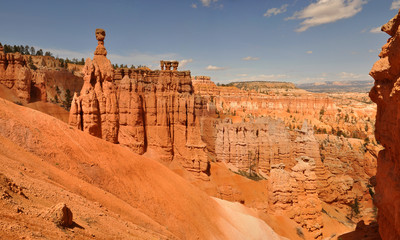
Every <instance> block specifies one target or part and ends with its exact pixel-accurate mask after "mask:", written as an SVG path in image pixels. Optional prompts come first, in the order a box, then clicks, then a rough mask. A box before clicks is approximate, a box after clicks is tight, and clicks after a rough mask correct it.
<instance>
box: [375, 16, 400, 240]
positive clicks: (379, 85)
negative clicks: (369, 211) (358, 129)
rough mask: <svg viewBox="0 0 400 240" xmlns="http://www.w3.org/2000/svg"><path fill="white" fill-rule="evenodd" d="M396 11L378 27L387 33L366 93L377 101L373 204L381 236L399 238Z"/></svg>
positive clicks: (399, 45)
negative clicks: (379, 146) (376, 210)
mask: <svg viewBox="0 0 400 240" xmlns="http://www.w3.org/2000/svg"><path fill="white" fill-rule="evenodd" d="M399 25H400V12H399V14H398V15H397V16H395V17H394V18H393V19H391V20H390V21H389V22H388V23H387V24H385V25H383V26H382V31H384V32H386V33H387V34H389V35H390V38H389V40H388V41H387V43H386V44H385V45H384V46H383V47H382V51H381V53H380V54H379V57H380V59H379V60H378V61H377V62H376V63H375V64H374V66H373V67H372V70H371V72H370V75H371V76H372V77H373V78H374V79H375V84H374V87H373V88H372V89H371V92H370V97H371V99H372V100H373V101H374V102H375V103H376V104H377V106H378V109H377V114H376V129H375V136H376V139H377V140H378V141H379V142H380V143H381V144H382V146H383V147H384V148H385V149H384V150H382V151H380V152H379V156H378V171H377V175H376V180H377V185H376V188H375V189H376V195H375V199H374V200H375V204H376V205H377V207H378V210H379V211H378V224H379V232H380V234H381V236H382V239H385V240H386V239H393V240H394V239H399V238H400V200H399V199H400V185H399V179H400V160H399V156H400V149H399V145H400V135H399V132H400V109H399V103H400V95H399V89H400V29H399Z"/></svg>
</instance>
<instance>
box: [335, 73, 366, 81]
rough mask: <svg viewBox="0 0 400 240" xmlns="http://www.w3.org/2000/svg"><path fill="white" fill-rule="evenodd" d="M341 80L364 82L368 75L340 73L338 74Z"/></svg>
mask: <svg viewBox="0 0 400 240" xmlns="http://www.w3.org/2000/svg"><path fill="white" fill-rule="evenodd" d="M338 75H339V77H340V78H341V79H345V80H365V79H369V78H368V75H366V74H355V73H348V72H341V73H339V74H338Z"/></svg>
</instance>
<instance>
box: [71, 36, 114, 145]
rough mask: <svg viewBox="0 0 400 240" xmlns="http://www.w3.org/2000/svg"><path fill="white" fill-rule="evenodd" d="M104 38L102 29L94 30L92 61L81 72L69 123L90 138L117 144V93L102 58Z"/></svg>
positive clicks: (103, 57)
mask: <svg viewBox="0 0 400 240" xmlns="http://www.w3.org/2000/svg"><path fill="white" fill-rule="evenodd" d="M105 36H106V33H105V31H104V30H103V29H96V39H97V41H98V45H97V47H96V51H95V52H94V57H93V60H91V59H90V58H88V59H86V63H85V67H84V68H83V80H84V84H83V87H82V90H81V93H80V96H78V95H77V94H75V95H74V98H73V100H72V104H71V111H70V119H69V122H70V124H71V125H73V126H76V127H78V128H79V129H81V130H83V131H84V132H88V133H90V134H91V135H93V136H96V137H99V138H103V139H105V140H107V141H109V142H112V143H118V130H119V112H118V110H119V109H118V101H117V90H116V87H115V84H114V69H113V67H112V65H111V62H110V60H108V59H107V57H106V56H107V50H106V49H105V47H104V38H105Z"/></svg>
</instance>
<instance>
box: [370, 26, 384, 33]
mask: <svg viewBox="0 0 400 240" xmlns="http://www.w3.org/2000/svg"><path fill="white" fill-rule="evenodd" d="M369 32H370V33H382V31H381V27H376V28H372V29H371V30H369Z"/></svg>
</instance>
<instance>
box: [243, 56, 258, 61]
mask: <svg viewBox="0 0 400 240" xmlns="http://www.w3.org/2000/svg"><path fill="white" fill-rule="evenodd" d="M242 60H243V61H257V60H260V58H259V57H250V56H248V57H244V58H242Z"/></svg>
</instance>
